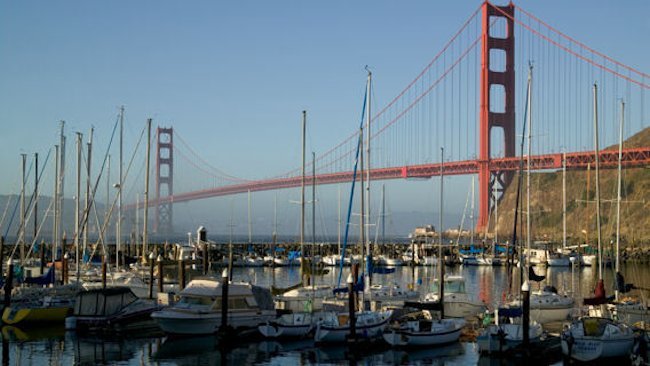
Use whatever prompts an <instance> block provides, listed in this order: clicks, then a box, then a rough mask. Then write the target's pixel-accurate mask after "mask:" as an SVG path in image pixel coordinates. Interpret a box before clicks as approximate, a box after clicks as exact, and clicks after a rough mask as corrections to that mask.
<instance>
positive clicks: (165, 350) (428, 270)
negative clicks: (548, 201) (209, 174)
mask: <svg viewBox="0 0 650 366" xmlns="http://www.w3.org/2000/svg"><path fill="white" fill-rule="evenodd" d="M345 271H346V272H345V273H344V276H343V278H345V277H346V276H347V271H348V269H345ZM446 271H447V273H449V274H451V275H460V276H463V277H464V278H465V280H466V289H467V291H468V292H469V293H470V294H473V295H474V296H476V297H477V298H479V299H481V300H484V301H485V302H486V303H488V304H489V305H491V306H496V305H498V304H499V303H500V302H502V301H503V300H504V298H507V297H508V294H509V293H510V292H511V291H513V292H516V289H518V288H519V272H518V271H519V270H518V269H513V273H512V276H509V275H508V272H507V269H506V267H496V268H491V267H460V266H457V267H447V268H446ZM535 271H536V273H537V274H539V275H545V276H546V279H545V280H544V281H542V282H540V283H539V284H533V285H532V287H533V290H535V289H538V288H542V287H544V286H545V285H553V286H555V287H556V288H557V289H558V291H559V292H567V293H573V294H574V297H575V298H576V300H578V303H580V302H581V301H582V298H583V297H587V296H590V295H591V292H592V291H593V286H594V283H595V280H596V276H597V270H596V268H590V267H586V268H577V269H575V270H572V269H571V268H570V267H546V268H544V267H540V268H536V269H535ZM622 272H623V274H624V275H625V277H626V282H633V283H634V284H635V285H637V286H638V287H644V288H648V287H650V268H649V267H648V266H645V265H631V264H628V265H625V266H623V268H622ZM234 274H235V280H247V281H248V280H250V281H257V283H258V284H260V285H262V286H270V285H271V284H273V283H275V284H276V286H288V285H290V284H295V283H296V282H298V281H299V280H300V274H299V271H298V268H296V267H290V268H237V269H235V273H234ZM436 275H437V269H436V268H435V267H416V268H411V267H398V268H397V271H396V272H395V273H394V274H391V275H377V276H375V277H374V279H373V280H374V283H377V284H394V283H396V284H399V285H400V286H403V287H407V286H413V285H414V287H415V289H419V290H420V291H421V292H426V290H427V288H430V284H431V281H432V280H433V279H434V278H435V277H436ZM604 275H605V284H606V286H607V291H608V293H609V294H611V293H612V282H613V281H612V279H613V278H614V275H613V272H612V270H611V269H606V270H605V271H604ZM337 278H338V273H337V270H332V271H330V273H328V274H326V275H324V276H321V277H318V278H317V279H316V283H319V284H331V285H336V280H337ZM510 278H511V279H512V286H510V285H509V279H510ZM511 288H512V289H513V290H510V289H511ZM0 333H1V336H2V365H15V364H34V365H41V364H51V365H59V364H61V365H71V364H76V365H96V364H114V363H121V364H129V365H151V364H177V365H190V364H192V365H196V364H202V365H203V364H227V365H236V366H240V365H243V364H265V365H279V366H284V365H293V364H331V365H347V364H354V363H367V364H388V365H398V364H400V365H401V364H413V365H419V364H446V365H454V364H455V365H465V364H481V365H513V364H517V363H516V362H513V361H507V360H499V359H490V358H485V357H479V356H478V354H477V349H476V344H473V343H461V344H454V345H449V346H446V347H440V348H433V349H420V350H395V349H388V348H387V347H386V346H379V347H376V348H373V349H369V348H365V349H358V350H356V351H354V350H350V349H349V348H347V347H317V346H315V345H314V343H313V341H310V340H300V341H290V342H285V341H281V342H277V341H264V342H257V343H241V344H236V345H235V346H234V347H230V348H226V347H222V346H221V345H220V344H219V341H218V339H217V338H216V337H214V336H207V337H192V338H168V337H150V336H142V337H138V336H137V334H129V336H130V337H129V338H124V337H123V336H120V337H115V336H113V337H109V336H104V337H100V336H87V335H77V334H75V333H69V332H65V331H64V330H63V327H36V328H25V329H23V328H20V327H15V326H5V327H3V328H2V329H1V331H0Z"/></svg>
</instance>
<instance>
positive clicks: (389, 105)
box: [281, 5, 482, 176]
mask: <svg viewBox="0 0 650 366" xmlns="http://www.w3.org/2000/svg"><path fill="white" fill-rule="evenodd" d="M481 6H482V5H481ZM481 6H479V7H478V8H477V9H476V10H475V11H474V13H472V15H470V17H469V18H468V19H467V20H466V21H465V23H464V24H463V25H462V26H461V28H460V29H459V30H458V31H457V32H456V34H454V36H453V37H452V38H451V39H450V40H449V41H448V42H447V43H446V44H445V46H444V47H443V48H442V50H440V51H439V52H438V54H436V55H435V56H434V58H433V59H432V60H431V61H430V62H429V64H428V65H427V66H426V67H425V68H424V69H423V70H422V71H421V72H420V74H418V76H416V77H415V79H413V80H412V81H411V82H410V83H409V84H408V85H407V86H406V87H405V88H404V89H403V90H402V91H401V92H400V93H399V94H398V95H397V96H396V97H395V98H393V99H392V100H391V101H390V102H389V103H388V104H387V105H386V106H384V108H382V109H381V110H380V111H379V112H378V113H376V114H375V116H374V117H372V118H371V119H370V122H371V123H372V122H374V121H375V120H376V119H377V118H379V117H380V116H381V115H383V114H384V113H385V112H386V111H387V110H388V109H389V108H390V107H392V106H393V105H394V104H395V103H396V102H397V101H398V100H399V99H400V98H401V97H402V96H404V94H406V92H407V91H408V90H409V89H410V88H411V87H412V86H413V84H415V83H416V82H417V81H418V80H419V79H420V78H421V77H422V76H423V75H424V74H425V73H426V72H427V70H429V69H430V68H431V66H433V64H434V63H435V62H436V61H437V60H438V59H439V58H440V56H441V55H442V54H443V53H444V52H445V51H446V50H447V49H448V48H449V46H450V45H451V44H452V43H453V42H454V41H455V40H456V38H458V36H459V35H460V34H461V32H462V31H463V30H464V29H465V28H466V27H467V26H468V25H469V24H470V23H471V21H472V20H473V19H474V18H475V17H476V15H477V14H478V12H479V11H480V10H481ZM479 38H480V37H479ZM356 135H357V133H356V132H354V133H352V134H351V135H349V136H348V137H347V138H346V139H345V140H343V141H342V142H340V143H339V144H337V145H336V146H334V147H332V148H331V149H329V150H327V151H326V152H325V153H323V154H321V155H320V156H319V157H318V158H316V161H318V160H322V159H324V158H325V156H327V155H329V154H330V153H332V152H333V151H334V150H336V149H338V148H339V147H341V146H343V145H344V144H346V143H347V142H349V141H351V140H353V139H354V138H355V136H356ZM375 136H376V135H373V136H372V137H375ZM372 137H371V138H372ZM298 170H300V169H299V168H298V169H293V170H290V171H289V172H287V173H286V174H283V175H281V176H285V175H286V176H290V174H291V173H294V172H295V171H298Z"/></svg>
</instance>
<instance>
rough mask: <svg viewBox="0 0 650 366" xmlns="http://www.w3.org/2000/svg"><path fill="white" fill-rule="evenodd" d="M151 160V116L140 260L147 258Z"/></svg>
mask: <svg viewBox="0 0 650 366" xmlns="http://www.w3.org/2000/svg"><path fill="white" fill-rule="evenodd" d="M150 160H151V118H149V119H147V160H146V162H145V175H144V218H143V219H144V222H143V228H142V262H146V260H147V250H148V248H147V247H148V245H149V241H148V239H149V238H148V234H149V227H148V223H149V162H150Z"/></svg>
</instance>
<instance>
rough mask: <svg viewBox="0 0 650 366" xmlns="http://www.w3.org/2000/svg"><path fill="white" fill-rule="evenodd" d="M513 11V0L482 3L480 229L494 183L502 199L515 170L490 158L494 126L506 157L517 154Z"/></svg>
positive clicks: (482, 226) (487, 214) (492, 203)
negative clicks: (493, 166)
mask: <svg viewBox="0 0 650 366" xmlns="http://www.w3.org/2000/svg"><path fill="white" fill-rule="evenodd" d="M499 9H500V10H501V11H499ZM504 13H505V14H508V15H509V16H510V17H511V18H509V17H507V16H505V15H504ZM514 14H515V11H514V5H513V4H512V3H511V4H509V5H507V6H494V5H492V4H490V3H488V2H487V1H486V2H484V3H483V6H482V24H483V26H482V37H481V73H480V75H481V92H480V106H479V108H480V109H479V132H480V135H479V139H480V140H479V141H480V142H479V212H478V222H477V228H478V229H481V230H483V229H485V227H486V225H488V217H489V213H490V209H491V208H492V207H494V203H495V202H494V198H493V195H492V190H493V187H494V185H495V184H496V185H497V191H498V192H499V197H498V198H497V199H500V197H501V196H502V195H503V190H504V189H505V188H506V187H507V186H508V184H509V183H510V182H511V181H512V177H513V173H512V172H501V171H492V169H491V166H490V161H491V160H492V154H491V153H492V151H491V148H492V138H491V133H492V128H493V127H499V128H501V129H502V130H503V138H504V141H503V149H504V150H503V151H504V154H505V157H511V156H515V143H516V142H515V35H514ZM504 28H505V29H504ZM499 33H501V34H499Z"/></svg>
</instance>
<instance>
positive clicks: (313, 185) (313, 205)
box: [310, 151, 316, 289]
mask: <svg viewBox="0 0 650 366" xmlns="http://www.w3.org/2000/svg"><path fill="white" fill-rule="evenodd" d="M314 248H316V153H315V152H313V151H312V152H311V251H310V253H311V256H312V258H311V259H312V260H311V266H312V268H311V271H310V272H311V273H312V274H313V273H314V269H315V264H316V263H315V261H314V252H315V249H314ZM315 280H316V276H314V282H315ZM312 285H315V284H314V283H312ZM312 289H314V287H312Z"/></svg>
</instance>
